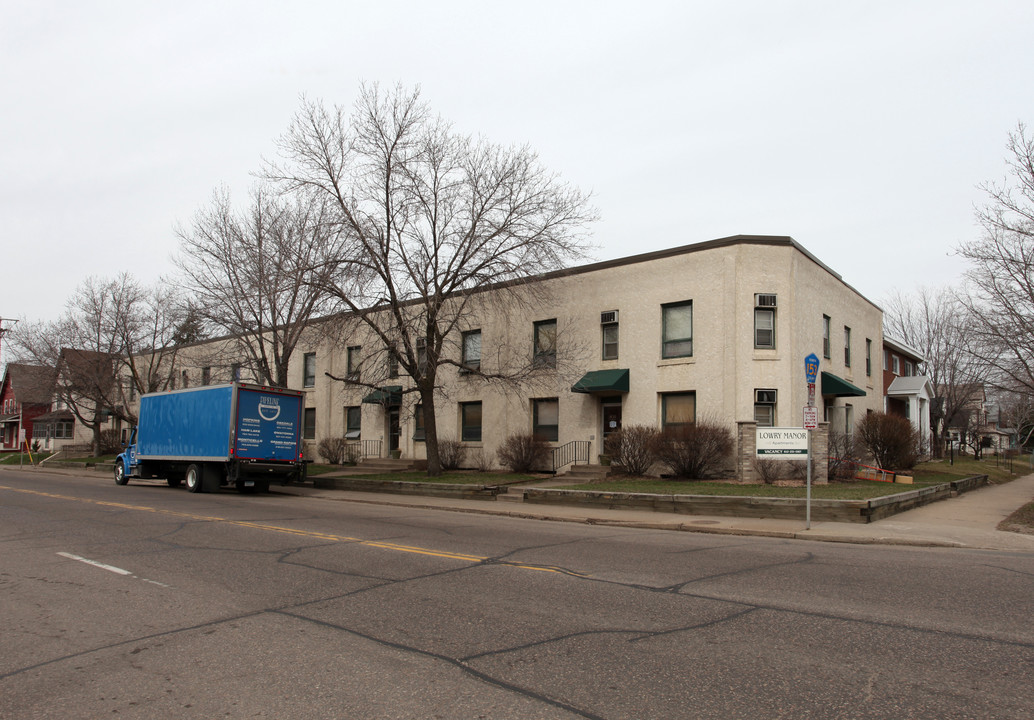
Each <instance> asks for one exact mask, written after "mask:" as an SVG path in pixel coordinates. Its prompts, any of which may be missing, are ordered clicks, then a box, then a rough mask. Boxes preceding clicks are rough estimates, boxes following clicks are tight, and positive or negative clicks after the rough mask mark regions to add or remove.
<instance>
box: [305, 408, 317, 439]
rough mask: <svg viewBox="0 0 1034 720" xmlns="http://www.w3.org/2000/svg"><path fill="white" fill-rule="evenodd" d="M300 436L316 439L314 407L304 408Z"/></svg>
mask: <svg viewBox="0 0 1034 720" xmlns="http://www.w3.org/2000/svg"><path fill="white" fill-rule="evenodd" d="M302 438H304V439H305V440H315V439H316V408H305V415H304V416H303V420H302Z"/></svg>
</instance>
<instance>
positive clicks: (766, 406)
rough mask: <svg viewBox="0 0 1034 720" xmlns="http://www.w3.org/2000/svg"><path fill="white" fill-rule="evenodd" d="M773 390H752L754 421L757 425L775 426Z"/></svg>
mask: <svg viewBox="0 0 1034 720" xmlns="http://www.w3.org/2000/svg"><path fill="white" fill-rule="evenodd" d="M775 408H776V391H775V390H755V391H754V422H756V423H757V424H758V427H775V417H776V415H775Z"/></svg>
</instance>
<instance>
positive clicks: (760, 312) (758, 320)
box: [754, 293, 776, 350]
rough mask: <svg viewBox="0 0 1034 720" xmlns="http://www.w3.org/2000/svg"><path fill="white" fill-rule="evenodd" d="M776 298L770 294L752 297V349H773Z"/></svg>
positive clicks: (759, 294)
mask: <svg viewBox="0 0 1034 720" xmlns="http://www.w3.org/2000/svg"><path fill="white" fill-rule="evenodd" d="M775 317H776V296H775V295H773V294H771V293H757V294H756V295H754V347H755V348H758V349H766V350H772V349H775Z"/></svg>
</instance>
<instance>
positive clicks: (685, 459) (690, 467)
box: [653, 419, 735, 480]
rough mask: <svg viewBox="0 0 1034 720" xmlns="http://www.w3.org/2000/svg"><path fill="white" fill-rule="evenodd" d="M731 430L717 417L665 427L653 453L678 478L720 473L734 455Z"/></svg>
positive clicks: (692, 477) (709, 475) (695, 478)
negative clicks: (718, 420)
mask: <svg viewBox="0 0 1034 720" xmlns="http://www.w3.org/2000/svg"><path fill="white" fill-rule="evenodd" d="M734 447H735V440H734V439H733V435H732V431H731V430H729V428H727V427H725V426H724V425H722V424H720V423H718V422H717V421H715V420H711V419H708V420H701V421H698V422H695V423H692V424H690V425H681V426H677V427H670V428H665V429H664V430H663V431H662V432H660V433H658V435H657V437H656V438H655V440H654V442H653V452H654V456H655V457H656V458H657V460H659V461H660V462H661V463H663V464H664V465H665V466H666V467H667V468H668V469H669V470H670V471H671V473H672V475H674V476H675V477H677V478H683V479H687V480H706V479H708V478H714V477H720V476H721V475H723V474H724V473H725V472H726V470H727V468H728V464H729V461H730V459H731V458H732V453H733V449H734Z"/></svg>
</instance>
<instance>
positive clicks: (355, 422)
mask: <svg viewBox="0 0 1034 720" xmlns="http://www.w3.org/2000/svg"><path fill="white" fill-rule="evenodd" d="M362 420H363V409H362V407H360V406H358V405H353V406H351V407H346V408H345V438H346V439H347V440H358V439H359V435H360V431H361V429H362Z"/></svg>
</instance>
